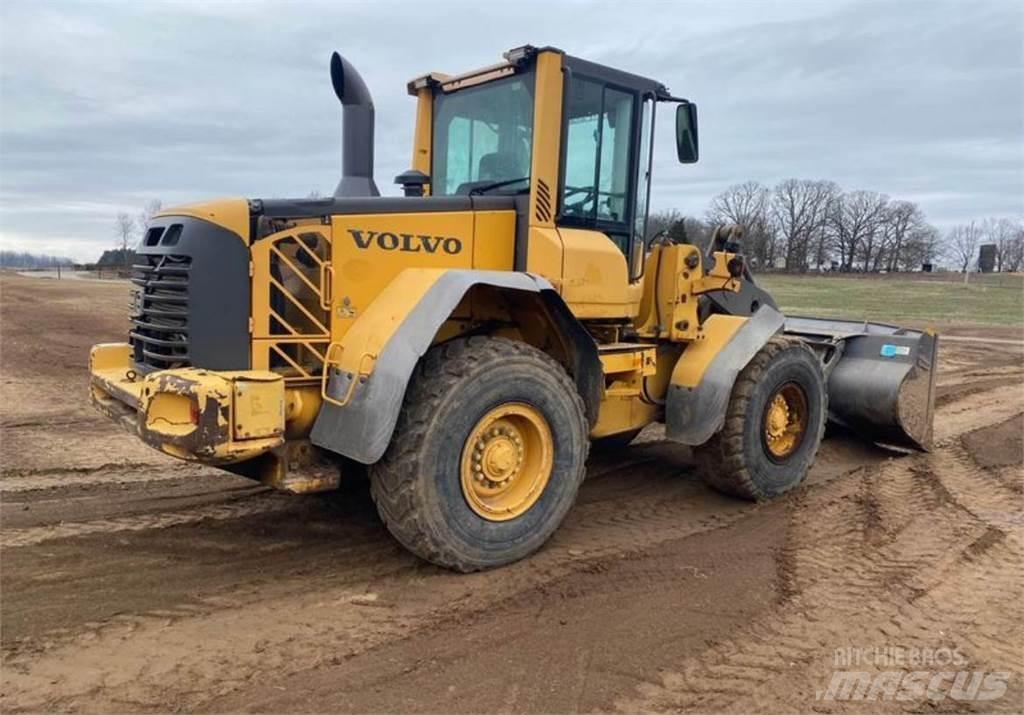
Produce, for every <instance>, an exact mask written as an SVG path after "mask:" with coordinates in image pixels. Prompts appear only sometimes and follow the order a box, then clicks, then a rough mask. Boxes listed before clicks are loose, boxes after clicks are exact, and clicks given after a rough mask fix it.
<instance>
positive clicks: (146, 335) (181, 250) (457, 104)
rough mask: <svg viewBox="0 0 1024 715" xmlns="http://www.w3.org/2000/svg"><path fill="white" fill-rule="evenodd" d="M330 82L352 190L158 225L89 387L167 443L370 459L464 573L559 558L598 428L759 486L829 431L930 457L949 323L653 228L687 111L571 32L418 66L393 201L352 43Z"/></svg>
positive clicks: (805, 462)
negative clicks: (572, 46)
mask: <svg viewBox="0 0 1024 715" xmlns="http://www.w3.org/2000/svg"><path fill="white" fill-rule="evenodd" d="M331 79H332V83H333V87H334V91H335V93H336V94H337V96H338V99H339V100H340V101H341V104H342V107H343V119H344V122H343V142H342V143H343V162H342V164H343V175H342V178H341V181H340V182H339V184H338V187H337V190H336V192H335V195H334V196H333V197H331V198H326V199H298V200H279V199H264V200H260V199H249V200H247V199H243V198H237V199H223V200H218V201H211V202H209V203H200V204H193V205H188V206H181V207H178V208H174V209H168V210H165V211H163V212H162V213H161V214H159V215H158V216H157V217H156V218H155V219H154V221H153V223H152V225H151V226H150V228H149V229H148V231H147V233H146V234H145V236H144V237H143V239H142V240H141V243H140V246H139V248H138V252H137V257H136V265H135V267H134V278H133V279H132V283H133V298H132V311H131V330H130V332H129V336H128V342H127V343H119V344H104V345H97V346H95V347H94V348H93V350H92V352H91V356H90V371H91V392H92V401H93V403H94V404H95V405H96V407H98V408H99V409H100V410H101V411H103V412H104V413H106V414H108V415H109V416H111V417H113V418H114V419H117V420H119V421H120V422H122V423H123V424H124V425H125V426H126V427H127V428H128V429H129V430H130V431H132V432H134V433H135V434H137V435H138V436H139V437H141V438H142V439H143V440H144V441H145V442H146V443H148V444H150V445H151V446H153V447H154V448H156V449H158V450H160V451H161V452H164V453H165V454H169V455H171V456H174V457H178V458H181V459H184V460H190V461H195V462H201V463H204V464H210V465H215V466H218V467H222V468H223V469H225V470H228V471H230V472H234V473H236V474H241V475H244V476H247V477H250V478H252V479H256V480H260V481H262V482H263V483H265V484H267V485H271V486H273V487H276V488H279V489H282V490H286V491H290V492H294V493H303V492H314V491H321V490H326V489H331V488H335V487H337V486H338V485H339V482H340V480H341V479H344V478H345V475H346V472H348V470H350V469H354V468H358V465H366V466H367V467H368V471H369V476H370V482H371V490H372V495H373V498H374V500H375V502H376V504H377V506H378V508H379V511H380V515H381V517H382V519H383V521H384V523H385V524H386V525H387V528H388V529H389V530H390V531H391V533H392V534H393V535H394V536H395V537H396V538H397V539H398V540H399V541H400V542H401V543H402V544H404V545H405V546H406V547H407V548H408V549H410V550H411V551H412V552H414V553H415V554H417V555H419V556H420V557H422V558H424V559H427V560H428V561H432V562H434V563H436V564H440V565H442V566H446V567H449V568H453V569H457V570H460V571H473V570H478V569H483V568H488V567H493V566H499V565H502V564H506V563H509V562H511V561H515V560H516V559H520V558H522V557H524V556H526V555H528V554H530V553H531V552H533V551H535V550H536V549H538V548H539V547H540V546H541V545H542V544H543V543H544V542H545V541H546V540H547V539H548V538H549V537H550V536H551V534H552V533H553V532H554V530H555V529H556V528H557V527H558V525H559V523H560V522H561V521H562V519H563V518H564V517H565V515H566V512H567V511H568V510H569V508H570V506H571V505H572V503H573V500H574V499H575V497H576V493H577V490H578V489H579V486H580V483H581V481H582V480H583V476H584V465H585V461H586V458H587V453H588V448H589V445H590V442H591V441H594V440H600V441H603V442H605V443H615V442H616V441H617V442H619V443H625V442H626V441H628V439H629V438H630V437H631V436H632V435H634V434H635V433H636V432H637V431H638V430H640V429H641V428H643V427H644V426H646V425H648V424H650V423H652V422H663V423H664V424H665V435H666V438H667V439H669V440H674V441H676V442H679V443H682V444H686V445H690V446H692V447H693V448H694V451H695V454H696V460H697V463H698V465H699V469H700V473H701V474H702V476H703V478H704V479H705V480H706V481H707V482H708V483H709V484H711V485H712V486H714V487H716V488H718V489H721V490H722V491H725V492H728V493H730V494H733V495H736V496H738V497H742V498H747V499H764V498H769V497H773V496H776V495H778V494H781V493H783V492H785V491H787V490H788V489H791V488H793V487H794V486H795V485H797V484H799V483H800V481H801V480H802V479H803V478H804V476H805V475H806V473H807V470H808V467H809V466H810V464H811V462H812V461H813V459H814V457H815V453H816V452H817V450H818V446H819V443H820V442H821V439H822V433H823V431H824V428H825V423H826V420H827V419H831V420H833V421H835V422H838V423H841V424H844V425H846V426H847V427H849V428H850V429H852V430H856V431H857V432H858V433H859V434H862V435H864V436H865V437H867V438H869V439H872V440H875V441H878V442H881V443H885V444H890V445H895V446H899V447H911V448H921V449H924V448H927V447H928V444H929V441H930V439H931V422H932V409H933V407H932V406H933V392H934V386H933V377H934V363H935V357H936V337H935V336H934V335H932V334H930V333H921V332H915V331H911V330H904V329H900V328H897V327H894V326H888V325H878V324H870V323H863V322H847V321H834V320H822V319H813V318H796V317H791V318H787V317H785V316H783V315H782V314H781V313H780V312H779V310H778V308H777V306H776V304H775V302H774V301H773V300H772V298H771V296H770V295H768V294H767V293H766V292H765V291H763V290H762V289H761V288H759V287H758V285H757V283H756V282H755V280H754V279H753V277H752V276H751V274H750V271H749V269H748V267H747V265H746V264H745V262H744V260H743V255H742V245H741V232H740V231H739V230H738V229H736V228H721V229H719V230H716V232H715V234H714V237H713V239H712V240H711V242H710V245H707V246H695V245H685V244H680V243H677V242H674V241H673V240H671V239H670V238H668V237H665V236H661V237H658V238H656V239H655V240H654V241H653V242H651V243H648V242H645V240H644V234H645V228H646V226H645V224H646V220H647V213H648V197H649V194H650V183H651V158H652V153H653V146H654V143H653V131H654V118H655V113H656V110H658V109H660V108H661V107H665V106H669V107H671V106H673V105H674V109H675V129H676V137H675V138H676V145H677V153H678V159H679V161H681V162H683V163H691V162H695V161H696V160H697V156H698V141H697V110H696V106H695V105H694V104H693V103H692V102H689V101H687V100H685V99H682V98H679V97H675V96H673V95H672V94H670V93H669V91H668V89H667V88H666V87H665V86H664V85H662V84H661V83H659V82H656V81H654V80H651V79H647V78H644V77H640V76H637V75H633V74H629V73H627V72H623V71H620V70H616V69H612V68H610V67H606V66H603V65H599V64H595V63H592V62H588V61H585V60H582V59H579V58H576V57H573V56H570V55H567V54H565V53H564V52H562V51H561V50H558V49H554V48H551V47H542V48H537V47H531V46H526V47H520V48H517V49H513V50H511V51H509V52H507V53H505V55H504V61H503V62H501V63H499V64H496V65H493V66H490V67H486V68H483V69H481V70H477V71H474V72H469V73H467V74H462V75H454V76H452V75H445V74H438V73H432V74H427V75H424V76H422V77H418V78H416V79H414V80H413V81H412V82H410V83H409V85H408V90H409V93H410V94H411V95H412V96H413V97H415V98H416V102H417V112H416V124H415V130H414V136H413V150H412V166H411V168H410V169H409V170H408V171H407V172H405V173H403V174H401V175H400V176H398V177H397V179H396V182H397V183H398V184H400V185H401V187H402V193H403V194H404V196H401V197H393V198H383V197H381V196H380V195H379V192H378V189H377V186H376V184H375V183H374V179H373V126H374V109H373V103H372V100H371V97H370V93H369V91H368V90H367V88H366V85H365V84H364V82H363V80H362V78H361V77H360V76H359V74H358V73H357V72H356V70H355V69H354V68H353V67H352V65H351V64H349V63H348V62H347V61H346V60H345V59H343V58H341V57H340V56H338V55H337V54H335V55H334V56H333V57H332V61H331Z"/></svg>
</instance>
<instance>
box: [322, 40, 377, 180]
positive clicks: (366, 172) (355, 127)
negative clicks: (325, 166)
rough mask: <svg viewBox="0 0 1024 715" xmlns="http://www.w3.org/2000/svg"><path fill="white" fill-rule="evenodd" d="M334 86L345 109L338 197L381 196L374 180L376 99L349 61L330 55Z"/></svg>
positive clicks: (336, 54)
mask: <svg viewBox="0 0 1024 715" xmlns="http://www.w3.org/2000/svg"><path fill="white" fill-rule="evenodd" d="M331 84H332V85H334V93H335V94H336V95H338V100H339V101H340V102H341V106H342V128H341V181H339V182H338V187H337V188H336V189H335V190H334V195H335V196H336V197H346V196H348V197H351V196H380V191H378V190H377V184H376V183H374V181H373V98H372V97H370V91H369V90H368V89H366V83H365V82H363V78H362V77H360V76H359V73H358V72H356V69H355V67H353V66H352V65H351V64H350V63H349V61H348V60H346V59H345V58H344V57H342V56H341V55H339V54H338V53H337V52H335V53H334V54H332V55H331Z"/></svg>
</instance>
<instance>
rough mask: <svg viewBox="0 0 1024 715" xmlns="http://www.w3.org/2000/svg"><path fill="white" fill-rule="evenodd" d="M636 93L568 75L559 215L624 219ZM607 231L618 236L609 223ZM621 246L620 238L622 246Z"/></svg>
mask: <svg viewBox="0 0 1024 715" xmlns="http://www.w3.org/2000/svg"><path fill="white" fill-rule="evenodd" d="M635 109H636V95H635V94H634V93H632V92H625V91H620V90H618V89H615V88H613V87H609V86H607V85H604V84H602V83H600V82H596V81H592V80H589V79H585V78H582V77H574V78H573V79H572V81H571V85H570V89H569V96H568V104H567V111H566V121H567V122H568V126H567V127H566V132H565V152H564V156H563V162H564V164H563V166H564V179H563V185H562V192H561V198H562V213H561V216H562V219H563V221H564V222H565V223H567V224H585V225H594V226H599V225H603V224H623V225H624V226H625V227H626V234H627V236H626V241H628V225H629V223H630V220H631V219H630V211H631V204H632V201H631V200H630V199H631V197H632V196H633V193H632V191H631V185H632V181H631V179H632V178H633V176H634V171H635V170H634V169H633V167H634V164H633V144H634V136H635V135H634V132H633V122H634V115H635ZM608 228H609V231H608V232H609V234H610V235H612V237H613V239H615V240H616V241H618V240H619V236H618V235H616V232H615V231H614V227H612V226H609V227H608ZM622 248H623V250H625V249H626V246H625V244H624V245H623V246H622Z"/></svg>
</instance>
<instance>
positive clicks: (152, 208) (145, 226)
mask: <svg viewBox="0 0 1024 715" xmlns="http://www.w3.org/2000/svg"><path fill="white" fill-rule="evenodd" d="M163 206H164V205H163V202H161V201H160V199H150V200H149V201H147V202H146V205H145V206H143V207H142V211H140V212H139V216H138V219H136V223H137V224H138V229H139V232H140V233H141V234H142V235H143V236H145V235H146V231H148V230H149V224H150V223H152V221H153V217H154V216H155V215H156V214H158V213H160V209H162V208H163Z"/></svg>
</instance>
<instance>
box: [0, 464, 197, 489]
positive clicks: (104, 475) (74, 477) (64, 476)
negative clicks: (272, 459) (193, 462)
mask: <svg viewBox="0 0 1024 715" xmlns="http://www.w3.org/2000/svg"><path fill="white" fill-rule="evenodd" d="M129 470H130V471H129ZM211 473H213V472H212V470H210V469H204V468H194V467H189V466H176V465H175V466H171V467H163V466H155V465H152V464H141V465H135V464H110V465H103V466H101V467H96V468H90V469H45V470H26V471H21V472H8V473H3V474H0V493H12V492H28V491H43V490H50V489H67V488H75V487H90V486H96V485H99V484H149V483H154V482H169V481H175V480H180V479H189V478H192V477H196V476H201V475H204V474H211Z"/></svg>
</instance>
